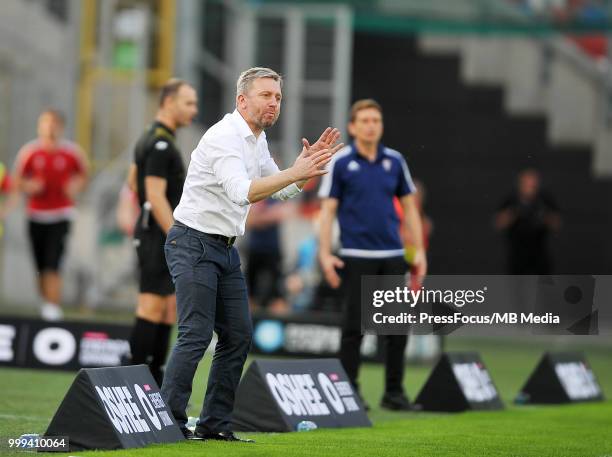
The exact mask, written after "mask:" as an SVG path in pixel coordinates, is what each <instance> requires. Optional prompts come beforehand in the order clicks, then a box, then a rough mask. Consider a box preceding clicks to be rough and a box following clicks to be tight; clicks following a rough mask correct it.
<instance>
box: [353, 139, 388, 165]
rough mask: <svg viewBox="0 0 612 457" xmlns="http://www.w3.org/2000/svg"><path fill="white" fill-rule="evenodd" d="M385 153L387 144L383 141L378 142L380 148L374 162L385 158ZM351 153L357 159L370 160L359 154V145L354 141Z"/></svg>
mask: <svg viewBox="0 0 612 457" xmlns="http://www.w3.org/2000/svg"><path fill="white" fill-rule="evenodd" d="M384 153H385V146H384V145H383V144H382V143H378V148H377V151H376V159H374V162H373V163H378V162H380V161H381V160H382V159H383V156H384ZM351 154H352V155H353V156H354V157H355V158H357V159H361V160H365V161H368V159H366V158H365V157H364V156H362V155H361V154H359V152H358V151H357V146H356V145H355V142H354V141H353V142H352V143H351Z"/></svg>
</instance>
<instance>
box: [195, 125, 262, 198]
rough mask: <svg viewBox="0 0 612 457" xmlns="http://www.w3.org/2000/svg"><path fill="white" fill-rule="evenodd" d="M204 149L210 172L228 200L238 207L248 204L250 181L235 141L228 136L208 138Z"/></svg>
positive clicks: (238, 146)
mask: <svg viewBox="0 0 612 457" xmlns="http://www.w3.org/2000/svg"><path fill="white" fill-rule="evenodd" d="M204 147H205V148H206V157H207V159H208V161H209V164H210V166H211V168H212V171H213V173H214V174H215V176H216V178H217V179H218V182H219V184H220V185H221V187H222V188H223V190H224V191H225V193H226V194H227V196H228V197H229V199H230V200H231V201H233V202H234V203H236V204H237V205H240V206H246V205H248V204H250V202H249V199H248V196H249V188H250V187H251V180H250V179H249V175H248V173H247V169H246V165H245V163H244V158H243V157H242V152H241V149H240V145H239V144H237V142H236V139H235V138H233V137H232V136H230V135H228V136H223V137H216V138H210V139H207V141H206V142H205V144H204Z"/></svg>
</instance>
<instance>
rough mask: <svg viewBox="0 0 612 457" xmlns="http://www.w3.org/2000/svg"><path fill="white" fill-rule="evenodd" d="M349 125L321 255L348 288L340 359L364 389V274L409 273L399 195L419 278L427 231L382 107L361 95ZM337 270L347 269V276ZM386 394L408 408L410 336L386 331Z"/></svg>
mask: <svg viewBox="0 0 612 457" xmlns="http://www.w3.org/2000/svg"><path fill="white" fill-rule="evenodd" d="M348 130H349V133H350V134H351V136H352V137H353V138H354V143H353V144H352V145H350V146H348V147H346V148H344V149H342V150H341V151H340V152H338V155H337V156H336V157H334V159H333V160H332V162H331V164H330V166H329V174H327V175H325V177H324V178H323V179H322V182H321V188H320V190H319V196H320V197H321V198H322V199H323V201H322V204H321V230H320V236H319V244H320V247H319V260H320V262H321V268H322V270H323V274H324V275H325V278H326V280H327V282H328V283H329V284H330V286H331V287H333V288H337V287H339V286H340V283H341V282H342V283H343V286H344V291H343V292H344V298H345V300H344V319H343V325H342V338H341V344H340V360H341V362H342V365H343V366H344V369H345V370H346V373H347V375H348V377H349V379H350V381H351V384H352V385H353V387H354V388H355V390H357V391H358V384H357V376H358V372H359V365H360V347H361V341H362V339H363V334H362V332H361V287H360V284H361V276H362V275H404V274H405V273H406V271H407V264H406V261H405V259H404V247H403V245H402V241H401V238H400V227H399V222H400V221H399V218H398V216H397V214H396V212H395V208H394V207H393V197H394V196H396V197H398V198H399V199H400V202H401V205H402V207H403V210H404V216H405V218H404V222H405V224H404V231H405V232H406V237H405V239H409V240H412V241H413V243H414V245H415V246H416V252H415V256H414V260H413V262H414V266H415V275H416V276H417V277H418V278H419V280H422V278H423V277H424V275H425V274H426V271H427V260H426V257H425V250H424V246H423V228H422V226H421V217H420V215H419V208H418V207H417V205H416V199H415V198H414V192H415V191H416V187H415V186H414V183H413V182H412V178H411V176H410V172H409V170H408V166H407V164H406V161H405V159H404V157H403V156H402V155H401V154H400V153H399V152H397V151H394V150H392V149H389V148H387V147H385V146H384V145H382V144H381V143H380V140H381V138H382V134H383V116H382V108H381V106H380V105H379V104H378V103H377V102H375V101H374V100H370V99H367V100H359V101H357V102H355V103H354V104H353V106H352V108H351V114H350V122H349V125H348ZM336 213H337V214H338V222H339V224H340V240H341V244H342V248H341V249H340V256H341V258H338V257H336V256H334V255H332V252H331V231H332V222H333V220H334V219H335V217H336ZM336 269H341V270H343V271H342V273H343V275H342V279H340V276H339V275H338V271H337V270H336ZM384 339H385V342H386V360H385V394H384V396H383V397H382V400H381V406H382V407H383V408H387V409H392V410H409V409H410V403H409V401H408V398H407V397H406V395H405V392H404V387H403V378H404V351H405V349H406V345H407V343H408V336H407V335H386V336H385V337H384Z"/></svg>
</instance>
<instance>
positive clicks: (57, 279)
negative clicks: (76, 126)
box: [15, 110, 87, 320]
mask: <svg viewBox="0 0 612 457" xmlns="http://www.w3.org/2000/svg"><path fill="white" fill-rule="evenodd" d="M63 131H64V118H63V116H62V114H61V113H59V112H58V111H55V110H46V111H43V112H42V113H41V115H40V117H39V118H38V138H37V139H36V140H33V141H31V142H29V143H27V144H26V145H25V146H23V147H22V148H21V150H20V151H19V154H18V155H17V161H16V166H15V186H16V187H17V188H18V189H19V190H20V191H22V192H23V193H24V194H25V195H26V198H27V216H28V221H29V236H30V241H31V245H32V251H33V254H34V260H35V263H36V269H37V272H38V286H39V291H40V294H41V296H42V299H43V301H44V303H43V305H42V307H41V314H42V317H43V319H47V320H60V319H62V317H63V313H62V310H61V307H60V299H61V289H62V287H61V286H62V280H61V274H60V264H61V260H62V257H63V254H64V250H65V245H66V237H67V235H68V232H69V230H70V223H71V221H72V219H73V218H74V216H75V204H74V200H75V198H76V197H77V195H78V194H79V193H80V192H81V191H82V190H83V188H84V187H85V185H86V183H87V166H86V163H85V159H84V155H83V152H82V150H81V148H80V147H79V146H78V145H76V144H74V143H71V142H69V141H66V140H64V139H62V134H63Z"/></svg>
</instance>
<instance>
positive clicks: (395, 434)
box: [0, 337, 612, 457]
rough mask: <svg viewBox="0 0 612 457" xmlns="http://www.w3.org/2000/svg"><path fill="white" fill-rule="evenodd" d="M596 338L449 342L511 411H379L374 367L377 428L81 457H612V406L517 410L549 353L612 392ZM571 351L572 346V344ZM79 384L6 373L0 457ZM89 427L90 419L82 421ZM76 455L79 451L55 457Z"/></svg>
mask: <svg viewBox="0 0 612 457" xmlns="http://www.w3.org/2000/svg"><path fill="white" fill-rule="evenodd" d="M593 338H595V337H590V339H589V338H583V339H576V340H574V342H572V345H571V346H567V345H560V343H558V342H557V343H554V341H553V340H550V341H549V342H548V343H545V342H543V341H542V340H541V339H535V340H532V341H530V340H521V341H518V340H495V339H486V340H485V339H481V340H467V339H462V338H449V339H448V340H447V343H446V349H447V350H477V351H479V352H480V353H481V355H482V357H483V360H484V362H485V364H486V365H487V367H488V369H489V371H490V373H491V375H492V377H493V379H494V381H495V383H496V385H497V387H498V389H499V391H500V393H501V396H502V398H503V400H504V402H505V404H506V409H505V410H503V411H495V412H466V413H460V414H432V413H393V412H388V411H384V410H381V409H380V408H378V401H379V398H380V394H381V389H382V384H383V372H382V368H381V367H380V366H378V365H365V366H364V367H363V369H362V372H361V383H362V386H363V393H364V396H365V398H366V399H367V400H368V401H369V402H370V404H371V405H372V407H373V408H372V411H371V412H370V414H369V415H370V418H371V420H372V422H373V424H374V426H373V427H372V428H371V429H342V430H329V429H328V430H315V431H311V432H302V433H279V434H274V433H273V434H257V433H255V434H246V435H247V436H249V437H253V438H255V439H256V440H257V443H256V444H250V445H249V444H242V443H218V442H183V443H177V444H172V445H156V446H150V447H147V448H143V449H133V450H122V451H104V452H102V451H90V452H78V453H73V455H78V456H114V457H116V456H122V457H123V456H128V457H140V456H142V457H144V456H154V457H166V456H167V457H175V456H176V457H179V456H180V457H189V456H198V457H199V456H205V455H208V456H214V455H218V456H222V457H232V456H243V455H244V456H250V457H256V456H262V457H263V456H266V457H267V456H283V457H287V456H308V457H311V456H333V457H343V456H350V457H358V456H376V457H384V456H419V457H428V456H487V457H492V456H534V457H546V456H550V457H562V456H580V457H588V456H593V457H604V456H608V457H610V456H612V401H610V400H607V401H605V402H602V403H587V404H574V405H564V406H515V405H513V404H512V399H513V397H514V396H515V395H516V393H517V391H518V389H519V388H520V387H521V385H522V384H523V382H524V381H525V380H526V378H527V376H528V375H529V374H530V372H531V370H532V369H533V368H534V367H535V364H536V362H537V361H538V360H539V358H540V357H541V355H542V352H543V351H544V350H549V349H554V350H563V349H569V350H583V351H584V352H585V353H586V355H587V357H588V359H589V361H590V362H591V365H592V367H593V369H594V371H595V373H596V375H597V376H598V378H599V381H600V383H601V385H602V387H603V390H604V393H607V395H612V347H611V346H610V345H602V344H595V341H597V340H594V339H593ZM564 344H565V343H564ZM209 363H210V357H209V356H207V357H206V358H205V359H204V361H203V362H202V363H201V364H200V368H199V371H198V373H197V376H196V380H195V383H194V395H193V397H192V404H193V406H192V409H191V410H190V411H189V414H190V415H193V416H195V415H197V413H198V410H199V406H200V404H201V402H202V398H203V396H204V386H205V382H206V377H207V373H208V368H209ZM430 370H431V367H430V366H418V367H412V366H409V367H408V368H407V372H406V389H407V391H408V393H409V395H410V397H411V398H414V396H415V395H416V394H417V392H418V390H419V389H420V388H421V386H422V385H423V383H424V381H425V379H426V377H427V375H428V374H429V372H430ZM73 378H74V373H63V372H53V371H33V370H32V371H31V370H18V369H7V368H4V369H0V387H1V392H0V424H1V425H0V437H1V438H2V443H0V455H2V456H9V455H15V456H24V455H27V454H26V453H25V452H24V451H10V450H9V449H8V446H7V440H8V438H11V437H12V438H17V437H19V436H20V435H21V434H23V433H42V432H44V431H45V429H46V427H47V425H48V423H49V421H50V419H51V416H52V415H53V413H54V411H55V409H56V408H57V406H58V405H59V403H60V401H61V400H62V398H63V395H64V394H65V392H66V390H67V389H68V387H69V385H70V383H71V382H72V380H73ZM83 420H87V419H86V418H83ZM49 455H70V454H49Z"/></svg>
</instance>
